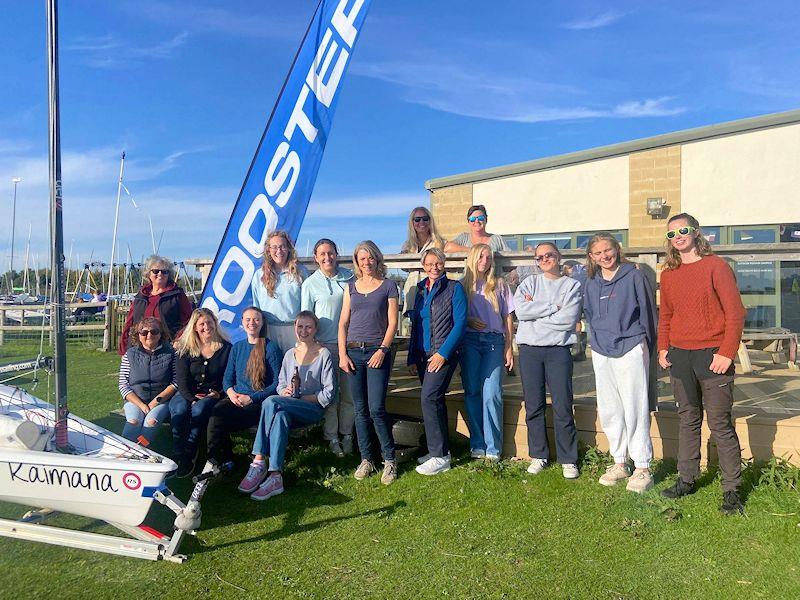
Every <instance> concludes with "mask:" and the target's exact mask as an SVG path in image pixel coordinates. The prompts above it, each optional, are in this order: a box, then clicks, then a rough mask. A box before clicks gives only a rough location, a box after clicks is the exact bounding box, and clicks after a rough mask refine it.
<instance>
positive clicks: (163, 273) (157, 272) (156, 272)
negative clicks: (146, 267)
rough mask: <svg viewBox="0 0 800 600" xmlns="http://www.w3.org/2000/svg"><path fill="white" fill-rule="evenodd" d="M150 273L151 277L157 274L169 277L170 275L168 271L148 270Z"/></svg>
mask: <svg viewBox="0 0 800 600" xmlns="http://www.w3.org/2000/svg"><path fill="white" fill-rule="evenodd" d="M150 272H151V273H152V274H153V275H158V274H159V273H161V274H162V275H169V274H170V270H169V269H150Z"/></svg>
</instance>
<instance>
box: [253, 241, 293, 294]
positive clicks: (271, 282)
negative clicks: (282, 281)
mask: <svg viewBox="0 0 800 600" xmlns="http://www.w3.org/2000/svg"><path fill="white" fill-rule="evenodd" d="M276 237H279V238H281V239H282V240H283V241H284V242H286V248H287V256H286V266H285V267H284V268H283V270H284V271H287V272H288V273H289V278H290V279H294V280H295V281H296V282H297V283H301V282H302V281H303V276H302V275H301V274H300V271H299V270H298V269H297V251H296V250H295V249H294V244H293V243H292V239H291V238H290V237H289V234H288V233H286V232H285V231H283V230H281V229H279V230H277V231H273V232H271V233H270V234H269V235H268V236H267V239H266V240H265V241H264V262H262V263H261V283H263V284H264V287H265V288H266V290H267V294H268V295H269V297H270V298H274V297H275V286H276V285H278V277H277V276H278V273H276V272H275V261H273V260H272V257H271V256H270V254H269V242H270V240H272V239H274V238H276Z"/></svg>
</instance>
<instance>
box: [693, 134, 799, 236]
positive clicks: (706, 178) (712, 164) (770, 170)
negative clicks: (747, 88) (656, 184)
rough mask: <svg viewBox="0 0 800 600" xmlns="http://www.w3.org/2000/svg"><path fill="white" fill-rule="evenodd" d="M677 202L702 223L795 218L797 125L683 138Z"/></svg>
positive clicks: (796, 210)
mask: <svg viewBox="0 0 800 600" xmlns="http://www.w3.org/2000/svg"><path fill="white" fill-rule="evenodd" d="M681 204H682V208H683V210H684V211H686V212H688V213H691V214H693V215H694V216H696V217H697V218H698V219H699V221H700V223H704V224H706V225H760V224H772V223H786V222H797V221H800V125H787V126H784V127H775V128H773V129H765V130H762V131H753V132H749V133H742V134H738V135H733V136H729V137H724V138H717V139H711V140H704V141H699V142H692V143H687V144H683V146H682V148H681Z"/></svg>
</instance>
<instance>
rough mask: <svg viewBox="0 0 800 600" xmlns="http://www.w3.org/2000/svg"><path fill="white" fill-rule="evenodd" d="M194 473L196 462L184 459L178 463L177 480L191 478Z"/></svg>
mask: <svg viewBox="0 0 800 600" xmlns="http://www.w3.org/2000/svg"><path fill="white" fill-rule="evenodd" d="M192 473H194V460H192V459H191V458H182V459H181V460H179V461H178V469H177V470H176V471H175V475H174V477H175V479H183V478H184V477H191V475H192Z"/></svg>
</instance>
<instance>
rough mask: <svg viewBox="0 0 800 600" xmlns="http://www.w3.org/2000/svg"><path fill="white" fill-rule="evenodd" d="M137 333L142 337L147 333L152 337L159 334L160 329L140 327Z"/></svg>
mask: <svg viewBox="0 0 800 600" xmlns="http://www.w3.org/2000/svg"><path fill="white" fill-rule="evenodd" d="M139 335H140V336H142V337H147V336H148V335H152V336H153V337H155V336H157V335H161V330H160V329H140V330H139Z"/></svg>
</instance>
